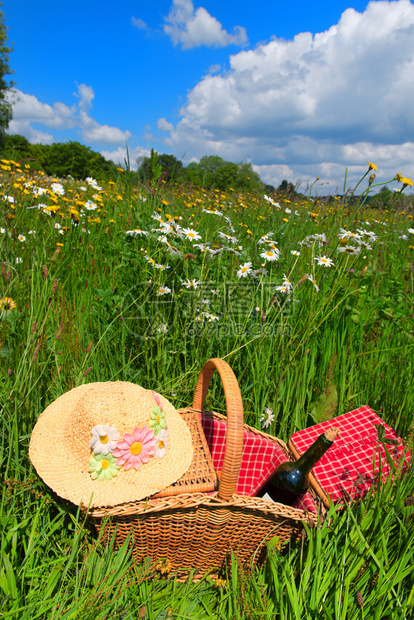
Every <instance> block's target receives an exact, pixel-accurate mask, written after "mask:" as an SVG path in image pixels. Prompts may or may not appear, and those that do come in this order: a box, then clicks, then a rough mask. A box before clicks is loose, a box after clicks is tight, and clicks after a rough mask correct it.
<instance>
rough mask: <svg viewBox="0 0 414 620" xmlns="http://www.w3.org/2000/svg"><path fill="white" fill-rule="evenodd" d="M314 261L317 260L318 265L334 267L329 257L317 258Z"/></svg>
mask: <svg viewBox="0 0 414 620" xmlns="http://www.w3.org/2000/svg"><path fill="white" fill-rule="evenodd" d="M313 260H316V261H317V263H318V265H322V266H323V267H332V266H334V263H333V260H332V259H331V258H328V257H327V256H315V258H314V259H313Z"/></svg>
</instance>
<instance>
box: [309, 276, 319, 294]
mask: <svg viewBox="0 0 414 620" xmlns="http://www.w3.org/2000/svg"><path fill="white" fill-rule="evenodd" d="M306 277H307V278H308V280H309V282H312V284H313V286H314V287H315V290H316V292H317V293H319V291H320V288H319V286H318V285H317V284H316V282H315V279H314V277H313V276H311V275H310V274H306Z"/></svg>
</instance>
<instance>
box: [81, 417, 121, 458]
mask: <svg viewBox="0 0 414 620" xmlns="http://www.w3.org/2000/svg"><path fill="white" fill-rule="evenodd" d="M91 432H92V439H91V440H90V442H89V445H90V447H91V448H92V450H93V451H94V453H95V454H104V455H106V454H109V453H110V452H113V451H114V450H115V448H116V444H117V442H118V441H119V439H120V437H119V433H118V431H117V430H116V428H115V427H114V426H109V424H104V425H102V424H98V425H97V426H95V427H94V428H93V429H92V431H91Z"/></svg>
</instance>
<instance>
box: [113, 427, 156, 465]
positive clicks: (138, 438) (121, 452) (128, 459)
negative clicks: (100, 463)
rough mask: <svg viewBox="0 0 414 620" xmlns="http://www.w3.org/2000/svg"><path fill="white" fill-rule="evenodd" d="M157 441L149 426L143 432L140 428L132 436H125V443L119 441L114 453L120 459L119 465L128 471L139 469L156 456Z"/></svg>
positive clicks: (127, 434)
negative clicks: (151, 457) (142, 464)
mask: <svg viewBox="0 0 414 620" xmlns="http://www.w3.org/2000/svg"><path fill="white" fill-rule="evenodd" d="M155 443H156V439H155V436H154V431H153V430H152V429H150V428H148V426H144V428H143V429H142V430H141V429H140V428H138V426H137V427H136V428H135V430H134V432H133V433H132V435H130V434H129V433H125V434H124V439H123V441H119V442H118V444H117V446H116V449H115V450H114V452H113V455H114V456H117V457H119V459H118V465H123V466H124V468H125V469H126V470H128V469H131V467H134V468H135V469H139V468H140V466H141V463H148V461H149V457H150V456H154V454H155Z"/></svg>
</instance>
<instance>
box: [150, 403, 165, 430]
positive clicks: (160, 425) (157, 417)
mask: <svg viewBox="0 0 414 620" xmlns="http://www.w3.org/2000/svg"><path fill="white" fill-rule="evenodd" d="M150 417H151V419H150V422H149V425H150V427H151V428H152V429H153V431H154V433H155V434H156V435H158V434H159V433H160V432H161V431H162V430H164V429H166V428H167V421H166V419H165V411H162V409H160V407H159V406H158V405H154V407H153V408H152V411H151V413H150Z"/></svg>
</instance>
